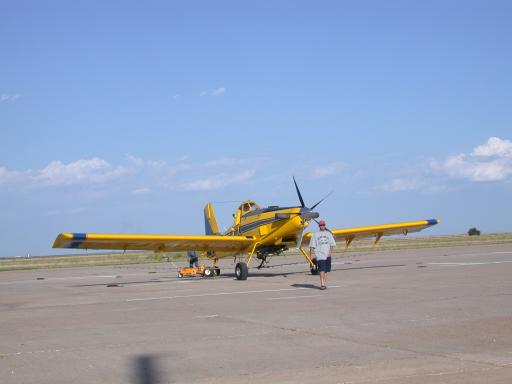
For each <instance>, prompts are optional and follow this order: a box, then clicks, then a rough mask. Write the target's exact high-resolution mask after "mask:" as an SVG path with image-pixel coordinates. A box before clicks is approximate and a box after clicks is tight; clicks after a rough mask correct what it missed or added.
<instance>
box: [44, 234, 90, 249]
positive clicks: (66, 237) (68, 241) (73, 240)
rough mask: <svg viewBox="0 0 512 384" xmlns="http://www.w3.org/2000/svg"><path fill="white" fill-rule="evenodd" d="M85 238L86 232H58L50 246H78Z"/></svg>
mask: <svg viewBox="0 0 512 384" xmlns="http://www.w3.org/2000/svg"><path fill="white" fill-rule="evenodd" d="M86 239H87V234H86V233H59V235H58V236H57V238H56V239H55V241H54V242H53V246H52V248H78V247H79V246H80V244H81V243H82V242H83V241H85V240H86Z"/></svg>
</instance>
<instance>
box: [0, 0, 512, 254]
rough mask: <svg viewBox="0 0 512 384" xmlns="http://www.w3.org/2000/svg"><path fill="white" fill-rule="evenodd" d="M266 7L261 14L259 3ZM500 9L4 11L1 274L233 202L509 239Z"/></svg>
mask: <svg viewBox="0 0 512 384" xmlns="http://www.w3.org/2000/svg"><path fill="white" fill-rule="evenodd" d="M260 3H263V4H260ZM511 19H512V3H510V2H509V1H428V2H420V1H332V2H330V1H316V2H305V1H275V2H240V1H217V2H208V1H148V2H138V1H137V2H135V1H133V2H130V1H119V2H113V1H102V2H85V1H84V2H78V1H76V2H75V1H73V2H69V1H44V2H40V1H16V2H4V3H3V4H2V12H0V52H2V58H1V60H0V69H1V70H0V134H1V136H0V212H1V213H0V244H2V246H1V248H0V256H17V255H26V254H28V253H30V254H32V255H46V254H55V253H59V252H56V251H55V250H53V249H52V248H51V244H52V242H53V240H54V238H55V236H56V235H57V234H58V233H59V232H107V233H202V232H203V230H204V226H203V217H202V208H203V206H204V204H205V203H206V202H208V201H212V202H214V206H215V208H216V211H217V215H218V217H219V221H220V223H221V226H223V227H227V226H229V224H230V218H231V213H232V212H233V211H234V210H235V209H236V207H237V206H238V203H237V202H238V201H241V200H245V199H249V198H250V199H254V200H256V201H257V202H258V203H259V204H261V205H265V206H266V205H276V204H279V205H290V204H295V203H297V202H298V201H297V197H296V194H295V190H294V187H293V182H292V175H295V177H296V178H297V181H298V182H299V185H300V187H301V190H302V193H303V196H304V198H305V200H306V202H309V203H310V204H313V203H314V202H316V201H318V200H319V199H320V198H322V197H323V196H324V195H325V194H327V193H328V192H329V191H331V190H332V191H334V193H333V194H332V195H331V196H330V197H329V198H328V199H327V200H326V201H325V202H324V203H322V205H320V206H319V211H320V213H321V215H322V217H323V218H325V219H326V220H327V221H328V224H329V226H330V227H332V228H343V227H351V226H358V225H370V224H380V223H389V222H394V221H403V220H416V219H426V218H433V217H439V218H440V219H441V220H442V224H441V225H438V226H436V227H435V228H432V229H429V230H428V231H427V232H424V233H425V234H454V233H464V232H466V231H467V230H468V228H470V227H473V226H476V227H477V228H479V229H480V230H481V231H483V232H501V231H511V230H512V221H511V219H510V217H511V216H512V203H511V201H510V196H512V194H511V192H512V141H511V140H512V113H511V103H512V71H511V70H510V68H512V53H511V50H510V47H511V46H512V25H511V23H510V20H511Z"/></svg>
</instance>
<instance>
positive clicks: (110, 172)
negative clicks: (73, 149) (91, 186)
mask: <svg viewBox="0 0 512 384" xmlns="http://www.w3.org/2000/svg"><path fill="white" fill-rule="evenodd" d="M126 172H127V169H126V168H124V167H113V166H111V165H110V164H109V163H108V162H106V161H105V160H103V159H99V158H96V157H95V158H92V159H86V160H77V161H74V162H71V163H68V164H64V163H62V162H60V161H52V162H51V163H50V164H48V165H47V166H46V167H45V168H43V169H41V170H39V171H37V172H35V173H34V174H33V175H31V176H30V179H31V180H32V181H34V182H35V183H37V184H43V185H72V184H80V183H102V182H105V181H109V180H112V179H114V178H116V177H119V176H121V175H123V174H125V173H126Z"/></svg>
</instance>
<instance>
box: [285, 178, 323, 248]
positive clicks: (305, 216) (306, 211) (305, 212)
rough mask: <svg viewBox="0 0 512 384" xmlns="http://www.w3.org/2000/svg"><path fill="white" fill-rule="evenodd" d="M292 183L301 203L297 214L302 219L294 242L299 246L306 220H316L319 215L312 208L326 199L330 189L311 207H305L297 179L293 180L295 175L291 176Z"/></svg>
mask: <svg viewBox="0 0 512 384" xmlns="http://www.w3.org/2000/svg"><path fill="white" fill-rule="evenodd" d="M293 183H294V184H295V190H296V191H297V196H298V197H299V201H300V205H301V210H300V213H299V216H300V217H301V219H302V228H301V230H300V232H299V233H298V235H297V244H296V248H300V246H301V245H302V235H303V233H304V229H305V228H306V222H307V221H308V220H315V221H316V219H317V218H318V217H320V214H319V213H318V212H315V211H313V209H315V208H316V207H317V206H318V205H319V204H320V203H321V202H322V201H324V200H325V199H327V198H328V197H329V196H330V195H331V194H332V191H331V192H329V193H328V194H327V195H326V196H324V197H323V198H322V199H321V200H319V201H318V202H317V203H316V204H314V205H313V206H312V207H311V208H308V207H306V204H305V203H304V199H303V198H302V194H301V193H300V189H299V186H298V185H297V180H295V176H293ZM316 222H317V221H316ZM317 223H318V222H317Z"/></svg>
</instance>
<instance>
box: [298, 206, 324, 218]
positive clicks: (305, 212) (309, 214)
mask: <svg viewBox="0 0 512 384" xmlns="http://www.w3.org/2000/svg"><path fill="white" fill-rule="evenodd" d="M300 217H301V218H302V219H303V220H311V219H316V218H318V217H320V214H319V213H318V212H315V211H312V210H311V209H309V208H302V209H301V212H300Z"/></svg>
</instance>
